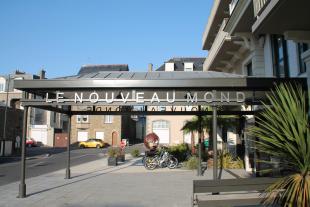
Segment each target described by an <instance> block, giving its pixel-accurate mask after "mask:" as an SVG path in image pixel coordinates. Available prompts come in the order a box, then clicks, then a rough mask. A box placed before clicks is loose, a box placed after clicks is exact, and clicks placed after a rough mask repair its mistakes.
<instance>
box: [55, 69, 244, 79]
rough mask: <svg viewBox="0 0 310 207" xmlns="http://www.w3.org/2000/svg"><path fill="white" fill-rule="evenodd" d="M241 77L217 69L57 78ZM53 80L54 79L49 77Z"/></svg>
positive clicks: (98, 73)
mask: <svg viewBox="0 0 310 207" xmlns="http://www.w3.org/2000/svg"><path fill="white" fill-rule="evenodd" d="M233 77H235V78H237V77H238V78H240V77H244V76H243V75H237V74H231V73H224V72H215V71H208V72H202V71H194V72H184V71H174V72H167V71H153V72H129V71H119V72H113V71H99V72H92V73H87V74H86V73H82V74H78V75H75V76H67V77H61V78H56V79H57V80H61V79H65V80H76V79H78V80H80V79H100V80H102V79H104V80H116V79H117V80H169V79H171V80H172V79H174V80H179V79H195V78H199V79H201V78H233ZM49 80H53V79H49Z"/></svg>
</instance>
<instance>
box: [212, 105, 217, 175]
mask: <svg viewBox="0 0 310 207" xmlns="http://www.w3.org/2000/svg"><path fill="white" fill-rule="evenodd" d="M212 108H213V111H212V134H213V135H212V136H213V180H217V108H216V106H213V107H212Z"/></svg>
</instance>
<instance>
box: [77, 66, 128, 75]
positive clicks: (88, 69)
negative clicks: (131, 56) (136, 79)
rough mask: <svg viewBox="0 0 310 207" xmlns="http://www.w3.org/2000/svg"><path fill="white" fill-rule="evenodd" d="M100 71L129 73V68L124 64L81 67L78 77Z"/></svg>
mask: <svg viewBox="0 0 310 207" xmlns="http://www.w3.org/2000/svg"><path fill="white" fill-rule="evenodd" d="M100 71H129V67H128V65H126V64H113V65H84V66H82V67H81V69H80V71H79V73H78V75H84V74H88V73H96V72H100Z"/></svg>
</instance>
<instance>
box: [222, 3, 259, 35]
mask: <svg viewBox="0 0 310 207" xmlns="http://www.w3.org/2000/svg"><path fill="white" fill-rule="evenodd" d="M229 8H230V17H229V20H228V22H227V24H226V26H225V28H224V31H225V32H228V33H229V34H230V35H232V36H234V35H235V33H248V32H251V28H252V25H253V23H254V16H253V12H254V11H253V2H252V1H249V0H233V1H232V2H231V4H230V6H229Z"/></svg>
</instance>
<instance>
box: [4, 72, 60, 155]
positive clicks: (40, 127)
mask: <svg viewBox="0 0 310 207" xmlns="http://www.w3.org/2000/svg"><path fill="white" fill-rule="evenodd" d="M35 79H45V71H44V70H41V71H40V72H39V74H38V75H33V74H27V73H25V72H20V71H15V73H13V74H9V75H7V76H1V77H0V102H1V105H2V106H3V107H2V108H3V110H1V117H2V118H3V120H2V122H3V125H0V126H1V128H0V130H1V133H0V135H1V140H3V141H2V142H7V144H6V145H5V144H2V145H1V146H4V148H7V147H9V149H7V150H6V151H8V153H7V154H11V153H12V152H13V151H14V149H15V148H19V146H20V143H18V140H19V138H18V137H21V133H22V125H21V123H22V122H21V121H20V119H21V120H22V110H23V109H24V108H23V107H22V106H21V105H20V99H22V96H23V94H22V92H21V91H20V90H16V89H15V88H14V81H15V80H35ZM29 114H30V115H29V117H28V126H27V127H28V134H27V138H33V139H34V140H36V141H37V142H38V144H40V145H44V146H54V134H55V132H57V131H62V130H63V129H64V128H65V127H64V122H65V120H66V119H65V118H64V116H62V115H60V114H58V113H54V112H49V111H46V110H41V109H34V108H30V113H29ZM2 115H3V116H2ZM4 117H6V118H4ZM12 123H14V124H13V125H12ZM7 126H10V127H7ZM11 126H13V127H12V128H11ZM3 128H6V131H4V129H3ZM12 129H14V130H13V131H12ZM2 148H3V147H2ZM4 151H5V150H4V149H3V150H2V152H4Z"/></svg>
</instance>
